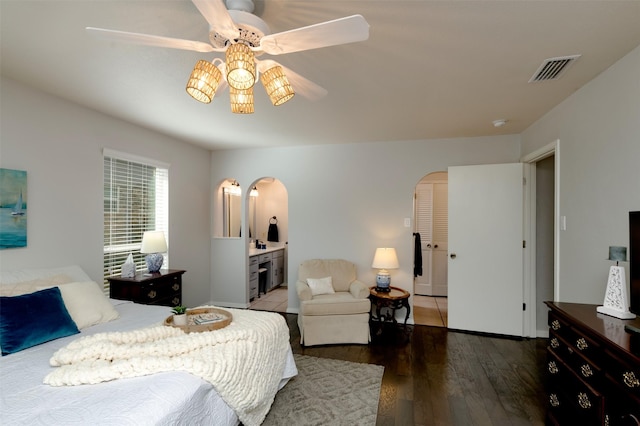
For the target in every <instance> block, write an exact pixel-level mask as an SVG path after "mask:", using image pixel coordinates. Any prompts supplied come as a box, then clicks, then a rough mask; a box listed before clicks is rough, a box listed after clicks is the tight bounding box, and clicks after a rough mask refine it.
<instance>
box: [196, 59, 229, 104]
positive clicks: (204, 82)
mask: <svg viewBox="0 0 640 426" xmlns="http://www.w3.org/2000/svg"><path fill="white" fill-rule="evenodd" d="M221 79H222V73H221V72H220V70H219V69H218V67H216V66H215V65H214V64H212V63H211V62H208V61H205V60H199V61H198V62H197V63H196V66H195V67H194V68H193V71H192V72H191V76H190V77H189V81H187V93H188V94H189V95H191V96H192V97H193V98H194V99H195V100H197V101H200V102H202V103H205V104H208V103H209V102H211V101H212V100H213V97H214V95H215V94H216V90H218V86H219V85H220V80H221Z"/></svg>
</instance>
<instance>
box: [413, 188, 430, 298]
mask: <svg viewBox="0 0 640 426" xmlns="http://www.w3.org/2000/svg"><path fill="white" fill-rule="evenodd" d="M415 209H416V213H415V218H416V220H415V232H418V233H419V234H420V243H421V248H422V275H419V276H417V277H416V278H415V285H414V292H415V293H416V294H420V295H425V296H431V287H432V286H431V253H432V250H431V249H432V247H433V244H432V241H431V240H432V229H433V226H432V222H433V184H432V183H419V184H418V186H417V187H416V202H415Z"/></svg>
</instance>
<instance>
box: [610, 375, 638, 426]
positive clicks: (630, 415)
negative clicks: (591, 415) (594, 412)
mask: <svg viewBox="0 0 640 426" xmlns="http://www.w3.org/2000/svg"><path fill="white" fill-rule="evenodd" d="M607 382H608V383H607V384H608V395H609V396H608V397H607V398H606V400H605V414H606V416H607V419H608V420H609V423H608V424H609V426H618V425H619V426H637V424H638V423H637V422H636V419H640V398H638V397H637V396H636V395H632V394H629V393H627V392H626V391H625V390H624V389H620V387H619V383H618V382H615V381H614V380H613V379H612V378H611V377H610V376H607Z"/></svg>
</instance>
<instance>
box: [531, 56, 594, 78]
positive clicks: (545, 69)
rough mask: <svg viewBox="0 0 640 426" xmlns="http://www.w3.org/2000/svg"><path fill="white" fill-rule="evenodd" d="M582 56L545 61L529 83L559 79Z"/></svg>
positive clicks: (561, 57)
mask: <svg viewBox="0 0 640 426" xmlns="http://www.w3.org/2000/svg"><path fill="white" fill-rule="evenodd" d="M580 56H582V55H571V56H560V57H558V58H549V59H545V60H544V61H543V62H542V65H540V67H539V68H538V70H537V71H536V72H535V73H534V74H533V77H531V78H530V79H529V83H534V82H536V81H547V80H555V79H557V78H560V76H561V75H562V73H564V72H565V71H566V70H567V68H569V66H570V65H571V64H572V63H574V62H575V60H576V59H578V58H579V57H580Z"/></svg>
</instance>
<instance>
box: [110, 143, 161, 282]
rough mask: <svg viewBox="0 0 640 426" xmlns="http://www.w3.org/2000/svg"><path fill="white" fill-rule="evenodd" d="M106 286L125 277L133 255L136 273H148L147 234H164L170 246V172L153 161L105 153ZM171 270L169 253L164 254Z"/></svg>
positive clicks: (111, 152)
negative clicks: (124, 270) (125, 265)
mask: <svg viewBox="0 0 640 426" xmlns="http://www.w3.org/2000/svg"><path fill="white" fill-rule="evenodd" d="M103 198H104V277H105V280H104V285H105V292H107V293H108V290H109V289H108V281H107V280H106V277H108V276H110V275H117V274H120V273H121V267H122V264H123V263H124V262H125V261H126V259H127V257H128V256H129V254H131V255H132V256H133V261H134V262H135V264H136V270H137V271H142V270H145V269H146V265H145V261H144V255H143V254H141V253H140V244H141V243H142V234H143V233H144V232H145V231H156V230H157V231H163V232H164V235H165V238H166V239H167V244H168V243H169V169H168V165H167V166H165V167H163V166H162V165H161V164H158V163H157V162H155V161H153V160H149V161H145V159H142V158H139V157H133V156H128V155H126V154H124V155H119V154H118V153H115V152H113V151H107V150H105V153H104V197H103ZM164 256H165V259H164V266H165V267H166V266H168V264H169V259H168V253H165V254H164Z"/></svg>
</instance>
